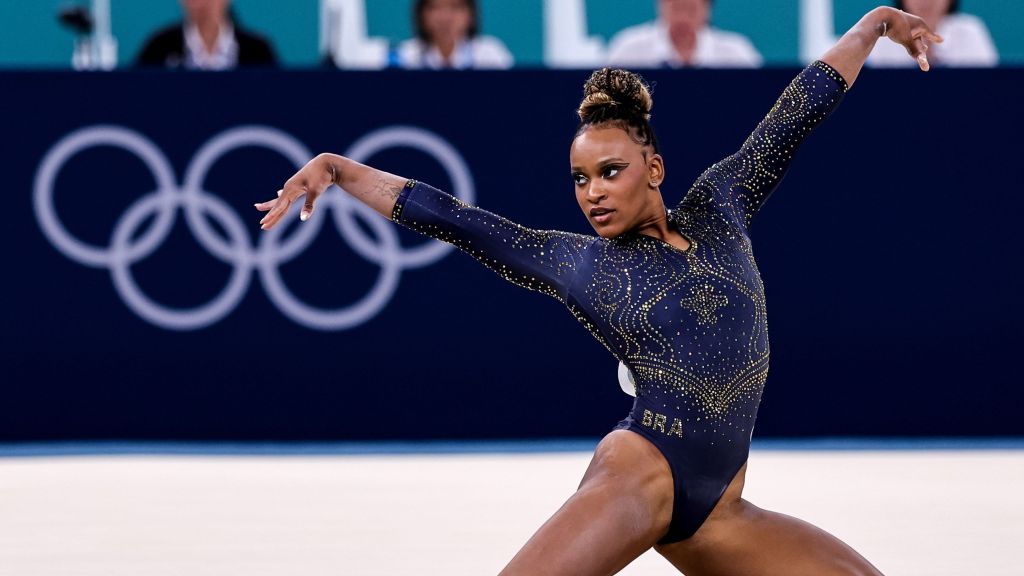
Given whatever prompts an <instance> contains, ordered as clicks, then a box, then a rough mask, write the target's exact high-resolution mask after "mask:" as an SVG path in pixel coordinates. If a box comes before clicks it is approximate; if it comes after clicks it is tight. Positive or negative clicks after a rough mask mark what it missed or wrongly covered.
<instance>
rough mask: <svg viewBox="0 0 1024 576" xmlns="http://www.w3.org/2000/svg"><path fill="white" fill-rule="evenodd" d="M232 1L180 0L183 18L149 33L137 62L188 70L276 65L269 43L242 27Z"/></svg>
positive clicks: (143, 64)
mask: <svg viewBox="0 0 1024 576" xmlns="http://www.w3.org/2000/svg"><path fill="white" fill-rule="evenodd" d="M230 4H231V0H181V7H182V10H183V11H184V16H185V18H184V20H183V21H182V22H181V23H180V24H175V25H173V26H169V27H167V28H164V29H161V30H159V31H157V32H156V33H155V34H153V35H152V36H150V38H149V39H148V40H147V41H146V43H145V45H144V47H143V48H142V51H141V52H140V53H139V57H138V58H137V60H136V64H137V65H139V66H163V67H167V68H186V69H188V70H228V69H231V68H235V67H236V66H274V65H276V64H277V58H276V56H275V55H274V49H273V48H272V47H271V46H270V43H269V42H268V41H267V40H266V39H264V38H263V37H261V36H259V35H256V34H253V33H252V32H248V31H246V30H243V29H242V28H240V27H239V26H238V22H237V20H236V18H235V17H234V15H233V14H232V11H231V9H230Z"/></svg>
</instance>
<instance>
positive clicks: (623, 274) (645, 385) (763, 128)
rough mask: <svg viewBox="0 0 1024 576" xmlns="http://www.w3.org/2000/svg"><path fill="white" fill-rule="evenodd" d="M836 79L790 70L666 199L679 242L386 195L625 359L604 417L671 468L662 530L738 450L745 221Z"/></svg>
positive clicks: (414, 188)
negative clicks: (762, 105)
mask: <svg viewBox="0 0 1024 576" xmlns="http://www.w3.org/2000/svg"><path fill="white" fill-rule="evenodd" d="M846 89H847V86H846V83H845V81H844V80H843V78H842V76H840V75H839V73H837V72H836V71H835V70H834V69H832V68H831V67H830V66H828V65H827V64H825V63H823V62H820V61H819V62H815V63H814V64H812V65H810V66H808V67H807V68H806V69H804V70H803V71H802V72H801V73H800V75H799V76H797V78H796V79H794V80H793V82H792V83H790V85H789V86H788V87H787V88H786V89H785V91H783V93H782V96H781V97H780V98H779V100H778V101H777V102H776V104H775V106H774V107H773V108H772V110H771V111H770V112H769V114H768V115H767V117H765V119H764V120H763V121H762V122H761V123H760V124H759V125H758V126H757V128H756V129H755V130H754V132H753V134H751V135H750V137H749V138H748V139H747V140H746V142H745V143H744V144H743V146H742V147H741V148H740V150H739V151H738V152H737V153H735V154H733V155H732V156H729V157H728V158H726V159H725V160H722V161H721V162H719V163H717V164H715V165H714V166H712V167H711V168H709V169H708V170H707V171H706V172H704V174H703V175H701V176H700V178H698V180H697V181H696V182H695V183H694V185H693V187H692V188H691V189H690V190H689V192H688V193H687V194H686V196H685V197H684V198H683V200H682V201H681V202H680V203H679V204H678V206H677V207H676V208H675V209H674V210H671V211H669V215H668V216H669V222H670V224H671V225H672V226H674V227H675V228H676V229H677V230H678V231H679V232H680V233H681V234H682V235H683V236H684V237H686V238H687V239H688V240H689V241H690V248H689V249H688V250H686V251H682V250H679V249H677V248H675V247H673V246H672V245H670V244H668V243H666V242H663V241H661V240H658V239H656V238H653V237H650V236H645V235H640V234H634V233H627V234H624V235H622V236H619V237H617V238H614V239H603V238H598V237H593V236H584V235H579V234H569V233H566V232H556V231H538V230H532V229H529V228H525V227H522V226H519V225H517V224H515V223H512V222H510V221H508V220H506V219H504V218H501V217H500V216H496V215H494V214H492V213H490V212H486V211H484V210H481V209H479V208H475V207H472V206H467V205H465V204H463V203H462V202H460V201H459V200H458V199H456V198H453V197H452V196H449V195H447V194H445V193H443V192H440V191H438V190H436V189H434V188H431V187H430V186H427V185H425V184H422V183H416V182H412V181H410V183H409V185H407V186H406V188H405V189H404V190H403V192H402V194H401V195H400V197H399V199H398V202H397V204H396V205H395V210H394V213H393V219H394V220H395V221H396V222H400V223H402V224H404V225H406V226H408V227H410V228H412V229H414V230H417V231H419V232H422V233H424V234H427V235H429V236H432V237H434V238H437V239H439V240H443V241H445V242H449V243H451V244H454V245H455V246H457V247H458V248H460V249H462V250H464V251H466V252H468V253H469V254H471V255H472V256H473V257H475V258H477V259H478V260H480V261H481V262H482V263H483V264H485V265H486V266H488V267H489V268H491V269H492V270H494V271H495V272H497V273H498V274H500V275H501V276H503V277H504V278H506V279H507V280H509V281H511V282H513V283H515V284H518V285H520V286H524V287H527V288H531V289H535V290H539V291H541V292H544V293H547V294H549V295H551V296H553V297H555V298H557V299H559V300H560V301H562V302H563V303H565V305H566V306H567V307H568V308H569V310H570V311H571V312H572V313H573V315H574V316H575V317H576V318H577V319H579V320H580V321H581V322H582V323H583V324H584V325H585V326H586V327H587V328H588V329H589V330H590V332H591V333H592V334H593V335H594V336H595V337H596V338H597V339H598V340H600V341H601V342H602V343H603V344H604V345H605V346H606V347H607V348H608V349H609V350H610V351H611V352H612V354H614V355H615V356H616V357H617V358H618V359H619V360H620V361H622V362H623V363H625V364H626V366H628V367H629V368H630V370H632V372H633V374H634V375H635V376H636V392H637V394H636V400H635V402H634V405H633V409H632V410H631V412H630V414H629V416H628V417H627V418H626V419H625V420H623V421H622V422H620V423H619V425H618V428H620V429H627V430H631V431H633V432H636V433H638V434H640V435H642V436H643V437H645V438H647V439H648V440H649V441H651V442H652V443H653V444H654V445H655V446H657V447H658V448H659V449H660V450H661V452H662V454H663V455H664V456H665V459H666V460H667V461H668V463H669V467H670V468H671V470H672V474H673V483H674V489H675V498H674V503H673V511H672V522H671V525H670V528H669V531H668V533H667V534H666V535H665V537H664V538H663V539H662V541H661V542H662V543H668V542H675V541H678V540H682V539H685V538H688V537H689V536H691V535H693V533H694V532H696V531H697V529H698V528H699V527H700V526H701V524H702V523H703V522H704V520H705V519H706V518H707V516H708V514H710V513H711V510H712V509H713V508H714V507H715V504H716V503H717V502H718V500H719V498H721V495H722V493H723V492H724V491H725V489H726V487H727V486H728V485H729V483H730V481H731V480H732V478H733V477H734V476H735V474H736V472H737V471H738V470H739V469H740V467H742V465H743V463H744V462H746V459H747V455H748V452H749V449H750V437H751V434H752V431H753V428H754V419H755V416H756V415H757V408H758V404H759V402H760V399H761V392H762V390H763V388H764V382H765V378H766V376H767V373H768V331H767V315H766V310H765V298H764V287H763V285H762V284H761V277H760V274H759V273H758V270H757V265H756V264H755V262H754V257H753V253H752V252H751V247H750V238H749V234H748V228H749V226H750V223H751V221H752V219H753V217H754V215H755V214H756V213H757V211H758V209H759V208H760V207H761V205H762V204H763V203H764V201H765V199H766V198H767V197H768V195H769V194H771V192H772V191H773V190H774V189H775V188H776V186H777V185H778V183H779V182H780V181H781V180H782V177H783V175H784V174H785V172H786V170H787V168H788V166H789V164H790V161H791V160H792V158H793V155H794V154H795V152H796V149H797V148H798V147H799V145H800V143H801V142H802V141H803V140H804V138H805V137H806V136H807V135H808V134H809V133H810V132H811V130H812V129H813V128H814V127H815V126H817V125H818V124H819V123H820V122H821V121H822V120H824V119H825V118H826V117H827V116H828V115H829V114H830V113H831V111H832V110H833V109H834V108H835V107H836V106H837V105H838V104H839V102H840V100H841V99H842V97H843V95H844V94H845V92H846Z"/></svg>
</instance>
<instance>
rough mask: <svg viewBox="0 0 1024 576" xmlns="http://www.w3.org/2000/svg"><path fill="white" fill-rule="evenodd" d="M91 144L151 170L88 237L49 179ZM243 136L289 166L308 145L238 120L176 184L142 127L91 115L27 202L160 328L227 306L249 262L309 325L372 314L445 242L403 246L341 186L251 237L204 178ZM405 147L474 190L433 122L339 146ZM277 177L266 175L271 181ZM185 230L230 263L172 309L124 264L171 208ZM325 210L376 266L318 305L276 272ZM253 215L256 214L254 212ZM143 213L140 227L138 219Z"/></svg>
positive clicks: (342, 323)
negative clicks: (139, 190)
mask: <svg viewBox="0 0 1024 576" xmlns="http://www.w3.org/2000/svg"><path fill="white" fill-rule="evenodd" d="M95 146H113V147H120V148H122V149H124V150H127V151H128V152H131V153H133V154H135V155H136V156H138V157H139V159H141V160H142V161H143V162H144V163H145V164H146V166H147V167H148V168H149V170H150V171H151V172H152V174H153V177H154V179H155V180H156V190H153V191H151V192H149V193H148V194H146V195H144V196H142V197H141V198H139V199H138V200H136V201H135V202H134V203H133V204H131V206H129V207H128V209H127V210H125V212H124V213H123V214H121V216H120V217H119V218H118V220H117V223H116V224H115V226H114V230H113V233H112V234H111V238H110V244H109V245H108V246H96V245H92V244H88V243H86V242H84V241H82V240H80V239H78V238H76V237H74V236H73V235H72V234H71V233H70V232H69V231H68V230H67V228H66V227H65V226H64V224H63V223H62V222H61V220H60V219H59V218H58V216H57V211H56V207H55V204H54V183H55V181H56V178H57V175H58V173H59V172H60V170H61V169H62V168H63V166H64V164H65V163H66V162H67V161H68V159H69V158H71V157H72V156H74V155H75V154H77V153H79V152H81V151H83V150H85V149H88V148H91V147H95ZM243 146H260V147H265V148H268V149H270V150H273V151H276V152H278V153H280V154H281V155H282V156H284V157H285V158H286V159H288V160H289V161H290V162H292V163H293V164H294V165H295V167H296V169H298V168H300V167H302V166H303V165H305V163H306V162H307V161H308V160H309V159H310V158H312V156H313V155H312V154H311V153H310V152H309V150H307V149H306V147H305V146H303V145H302V143H300V142H299V141H298V140H297V139H295V138H294V137H293V136H291V135H290V134H288V133H286V132H283V131H281V130H278V129H276V128H271V127H268V126H239V127H236V128H232V129H229V130H226V131H224V132H222V133H220V134H218V135H217V136H215V137H213V138H212V139H211V140H210V141H208V142H207V143H206V144H204V145H203V146H202V147H201V148H200V149H199V150H198V151H197V152H196V154H195V156H194V157H193V158H192V160H191V162H190V163H189V165H188V168H187V169H186V171H185V179H184V183H183V184H182V185H181V186H179V185H178V184H177V182H176V179H175V174H174V170H173V169H172V167H171V165H170V161H169V160H168V159H167V157H166V156H165V155H164V154H163V153H162V152H161V151H160V149H159V148H158V147H157V146H156V145H155V144H153V142H152V141H150V140H149V139H148V138H146V137H145V136H143V135H141V134H139V133H138V132H135V131H133V130H130V129H128V128H124V127H120V126H110V125H97V126H90V127H86V128H82V129H79V130H76V131H74V132H72V133H70V134H68V135H66V136H65V137H64V138H62V139H61V140H59V141H58V142H57V143H56V144H54V146H53V147H52V148H50V150H49V151H48V152H47V153H46V155H45V156H44V158H43V161H42V163H41V164H40V165H39V169H38V171H37V172H36V177H35V185H34V190H33V206H34V209H35V214H36V219H37V220H38V222H39V225H40V227H41V228H42V231H43V234H44V235H45V236H46V238H47V239H48V240H49V241H50V242H51V243H52V244H53V245H54V246H55V247H56V248H57V249H58V250H60V251H61V252H62V253H63V254H64V255H65V256H67V257H68V258H70V259H72V260H74V261H76V262H78V263H80V264H83V265H85V266H90V267H94V268H107V269H108V270H110V274H111V278H112V279H113V282H114V288H115V289H116V290H117V292H118V294H119V295H120V296H121V298H122V300H123V301H124V302H125V304H126V305H127V306H128V307H129V308H130V309H131V310H132V311H134V312H135V313H136V314H137V315H139V316H140V317H142V318H143V319H145V320H146V321H148V322H150V323H152V324H155V325H157V326H160V327H162V328H166V329H169V330H198V329H201V328H205V327H207V326H210V325H212V324H214V323H216V322H218V321H220V320H221V319H223V318H224V317H225V316H227V315H228V314H230V313H231V312H232V311H233V310H234V309H235V307H236V306H238V304H239V302H241V300H242V298H244V297H245V294H246V292H247V290H248V287H249V283H250V281H251V272H253V271H254V270H255V271H258V273H259V276H260V280H261V282H262V284H263V287H264V290H265V291H266V293H267V295H268V296H269V297H270V300H271V301H272V302H273V303H274V305H275V306H276V307H277V308H278V310H280V311H281V312H282V313H283V314H284V315H285V316H287V317H288V318H290V319H292V320H293V321H294V322H296V323H298V324H301V325H302V326H306V327H307V328H311V329H315V330H346V329H349V328H353V327H356V326H359V325H360V324H362V323H364V322H366V321H367V320H369V319H371V318H373V317H374V316H376V315H377V313H378V312H380V311H381V310H382V309H383V308H384V307H385V306H386V305H387V303H388V301H389V300H390V299H391V296H392V295H393V294H394V292H395V290H396V289H397V288H398V281H399V276H400V275H401V272H402V270H403V269H406V268H419V267H423V266H429V265H430V264H433V263H434V262H436V261H438V260H440V259H441V258H442V257H444V255H445V254H447V253H448V251H449V250H451V246H449V245H447V244H443V243H441V242H437V241H433V240H432V241H430V242H428V243H425V244H422V245H419V246H416V247H413V248H403V247H402V246H401V245H400V243H399V239H398V233H397V232H396V231H395V229H394V226H393V225H392V224H390V223H389V222H388V220H387V219H385V218H383V217H381V216H380V215H379V214H377V213H376V212H374V211H373V210H371V209H370V208H367V207H366V206H365V205H363V204H362V203H360V202H359V201H357V200H355V199H353V198H352V197H350V196H349V195H348V194H337V193H335V194H325V195H323V196H322V197H321V198H320V200H319V201H318V203H317V213H318V216H319V217H317V218H312V219H311V220H310V221H308V222H306V223H304V224H303V225H302V226H299V227H298V229H297V230H296V231H295V232H294V233H292V234H291V235H290V236H289V237H288V238H287V239H285V240H283V241H282V238H281V234H282V229H283V228H284V227H283V226H279V227H277V228H274V229H272V230H270V231H269V232H264V233H261V234H260V235H259V240H258V241H257V242H256V245H255V246H254V245H253V244H252V243H251V241H250V238H249V235H248V233H247V232H246V229H247V227H246V226H245V225H244V223H243V221H242V219H241V218H240V217H239V216H238V214H237V213H235V212H234V211H233V210H232V209H231V208H230V207H229V206H228V204H227V203H225V202H224V201H223V200H221V199H220V198H218V197H217V196H215V195H213V194H211V193H210V192H209V191H207V190H206V189H205V188H204V180H205V178H206V174H207V172H208V171H209V169H210V167H211V166H213V164H214V163H215V162H217V160H218V159H219V158H220V157H221V156H223V155H224V154H226V153H228V152H230V151H232V150H234V149H236V148H240V147H243ZM402 147H405V148H413V149H417V150H420V151H422V152H424V153H426V154H428V155H430V156H432V157H433V158H434V159H435V160H437V161H438V162H439V163H440V164H441V166H442V167H443V168H444V170H445V171H446V172H447V173H448V175H449V177H450V178H451V181H452V185H453V192H454V193H455V195H456V196H458V197H459V198H460V199H462V200H463V201H465V202H468V203H472V202H473V200H474V197H475V190H474V186H473V179H472V176H471V174H470V172H469V168H468V167H467V165H466V162H465V160H464V159H463V158H462V156H461V155H460V154H459V152H458V151H457V150H455V148H453V147H452V146H451V145H450V144H449V143H448V142H446V141H445V140H444V139H442V138H441V137H440V136H438V135H437V134H434V133H432V132H429V131H426V130H423V129H420V128H416V127H411V126H391V127H386V128H382V129H379V130H375V131H373V132H371V133H369V134H367V135H365V136H363V137H362V138H360V139H359V140H357V141H356V142H355V143H353V144H352V146H351V147H349V149H348V151H347V152H346V153H345V156H348V157H349V158H352V159H354V160H356V161H359V162H365V161H366V160H367V159H369V158H370V157H371V156H373V155H374V154H376V153H378V152H380V151H382V150H386V149H389V148H402ZM276 184H277V183H269V184H268V188H267V189H268V190H273V188H274V187H275V185H276ZM179 209H180V210H181V211H182V213H183V214H184V217H185V222H186V224H187V225H188V228H189V231H190V232H191V233H192V235H193V236H194V237H195V239H196V240H197V241H198V242H199V244H200V245H201V246H202V247H203V248H205V249H206V250H207V251H208V252H209V253H210V254H211V255H213V256H214V257H215V258H217V259H219V260H221V261H222V262H225V263H227V264H230V265H232V266H233V267H234V269H233V271H232V272H231V275H230V277H229V279H228V281H227V284H226V285H225V286H224V288H223V289H222V290H221V291H220V293H219V294H217V296H215V297H214V298H213V299H212V300H210V301H209V302H207V303H205V304H201V305H199V306H195V307H193V308H184V309H175V308H170V307H168V306H165V305H163V304H160V303H158V302H156V301H155V300H153V299H152V298H150V297H149V296H148V295H147V294H146V293H145V292H143V290H142V289H141V288H140V287H139V285H138V283H136V281H135V278H134V277H133V276H132V271H131V267H132V265H133V264H135V263H137V262H139V261H141V260H144V259H146V258H147V257H149V256H150V255H151V254H152V253H153V252H155V251H156V250H157V249H158V248H159V247H160V246H161V245H162V244H163V242H164V241H165V240H166V239H167V236H168V234H170V231H171V228H172V226H173V225H174V221H175V218H176V216H177V213H178V210H179ZM328 215H330V216H332V217H333V218H332V219H331V221H333V223H334V226H335V227H336V228H337V230H338V232H339V233H340V235H341V237H342V238H344V240H345V241H346V242H347V243H348V244H349V245H350V246H351V247H352V249H353V250H354V251H355V252H356V253H357V254H358V255H359V256H360V257H361V258H364V259H366V260H367V261H369V262H372V263H374V264H376V265H377V266H380V272H379V274H378V275H377V279H376V282H375V283H374V285H373V287H372V288H371V289H370V291H369V292H368V293H367V294H366V295H365V296H363V297H362V298H360V299H359V300H357V301H355V302H352V303H351V304H349V305H347V306H343V307H341V308H336V309H324V308H316V307H313V306H310V305H309V304H307V303H305V302H303V301H302V300H300V299H299V298H297V297H296V296H295V295H294V294H293V293H292V292H291V290H289V289H288V286H287V285H286V284H285V282H284V280H283V279H282V278H281V273H280V270H279V268H280V266H281V265H282V264H284V263H286V262H288V261H290V260H292V259H294V258H295V257H297V256H298V255H299V254H301V253H302V252H303V251H304V250H305V249H306V248H307V247H308V246H309V245H310V244H311V243H312V242H313V240H314V239H315V238H316V236H317V234H318V233H319V231H320V228H321V227H322V226H323V225H324V223H325V222H327V221H328ZM253 216H254V217H255V214H254V215H253ZM357 216H358V217H360V218H361V219H362V220H363V222H364V223H366V224H367V225H368V227H369V229H370V230H371V231H372V233H373V236H375V238H371V237H369V236H368V235H367V234H366V233H365V232H363V231H362V230H361V229H360V227H359V226H358V225H357V223H356V220H355V219H356V217H357ZM150 217H152V223H151V224H150V226H149V228H148V230H146V231H145V232H144V233H142V234H138V232H139V227H140V226H142V225H143V223H145V222H146V221H147V220H150V219H151V218H150ZM208 219H213V220H216V221H217V223H218V224H219V225H220V227H221V229H222V230H224V231H225V233H226V236H227V238H226V239H225V238H223V237H222V236H221V235H219V234H218V233H217V232H216V231H215V230H214V228H213V227H212V226H211V225H210V222H209V220H208ZM250 227H251V226H250Z"/></svg>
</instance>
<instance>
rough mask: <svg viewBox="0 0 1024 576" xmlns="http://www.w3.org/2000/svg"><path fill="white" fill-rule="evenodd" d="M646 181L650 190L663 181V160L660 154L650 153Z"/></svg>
mask: <svg viewBox="0 0 1024 576" xmlns="http://www.w3.org/2000/svg"><path fill="white" fill-rule="evenodd" d="M647 180H648V185H649V186H650V187H651V188H657V187H659V186H661V183H662V182H664V181H665V160H664V159H662V157H661V154H653V153H652V154H651V155H650V156H649V157H648V158H647Z"/></svg>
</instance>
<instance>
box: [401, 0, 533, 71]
mask: <svg viewBox="0 0 1024 576" xmlns="http://www.w3.org/2000/svg"><path fill="white" fill-rule="evenodd" d="M413 23H414V25H415V29H416V37H415V38H410V39H408V40H405V41H404V42H402V43H401V44H399V46H398V52H397V64H398V65H399V66H400V67H402V68H409V69H421V68H426V69H432V70H441V69H446V68H448V69H459V70H463V69H470V68H475V69H505V68H511V67H512V63H513V59H512V53H511V52H509V51H508V48H506V47H505V44H503V43H502V41H501V40H498V39H497V38H495V37H493V36H483V35H481V34H479V28H480V25H479V17H478V11H477V3H476V0H416V3H415V5H414V6H413Z"/></svg>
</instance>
